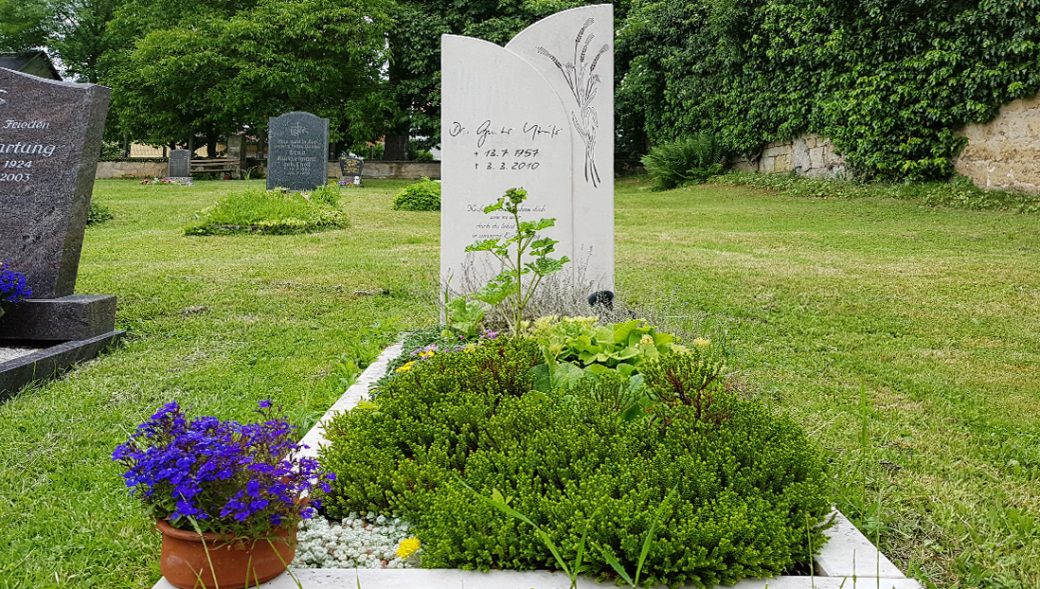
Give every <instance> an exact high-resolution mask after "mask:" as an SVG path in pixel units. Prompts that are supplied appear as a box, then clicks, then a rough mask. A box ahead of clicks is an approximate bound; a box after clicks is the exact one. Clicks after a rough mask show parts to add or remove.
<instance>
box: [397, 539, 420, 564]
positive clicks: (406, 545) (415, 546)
mask: <svg viewBox="0 0 1040 589" xmlns="http://www.w3.org/2000/svg"><path fill="white" fill-rule="evenodd" d="M421 547H422V542H420V541H419V539H418V538H416V537H415V536H411V537H409V538H405V539H404V540H401V543H400V544H398V545H397V558H400V559H401V560H404V559H406V558H408V557H409V556H411V555H413V554H415V553H416V552H418V551H419V548H421Z"/></svg>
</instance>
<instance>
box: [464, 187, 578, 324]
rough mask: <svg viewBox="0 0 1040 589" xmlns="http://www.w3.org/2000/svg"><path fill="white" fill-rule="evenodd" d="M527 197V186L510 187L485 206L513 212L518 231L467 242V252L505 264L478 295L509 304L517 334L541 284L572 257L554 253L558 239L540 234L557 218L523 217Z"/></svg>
mask: <svg viewBox="0 0 1040 589" xmlns="http://www.w3.org/2000/svg"><path fill="white" fill-rule="evenodd" d="M526 200H527V191H526V190H524V189H523V188H510V189H509V190H506V193H505V194H504V195H502V196H501V197H499V199H498V200H497V201H496V202H494V203H492V204H490V205H488V206H486V207H484V214H491V213H494V212H497V211H505V212H507V213H509V214H510V215H511V216H512V217H513V224H514V227H515V232H514V233H513V234H511V235H510V236H509V237H506V238H494V239H485V240H483V241H478V242H476V243H473V244H470V245H468V246H466V251H467V252H487V253H490V254H491V255H493V256H494V257H495V258H497V259H498V261H499V262H500V263H501V264H502V267H503V270H502V272H500V273H499V274H498V275H497V276H495V277H493V278H492V279H491V280H490V281H488V283H487V284H486V285H485V286H484V287H483V288H482V289H481V290H480V291H478V292H477V293H476V294H475V295H474V297H475V298H476V299H477V300H479V301H482V302H484V303H487V304H488V305H491V306H495V305H500V304H505V305H506V306H507V307H508V309H509V312H508V313H507V315H506V316H507V322H508V323H509V327H510V330H511V331H512V332H513V335H517V334H518V333H519V331H520V323H521V321H522V320H523V318H524V308H525V307H526V306H527V303H528V302H530V300H531V297H532V296H533V295H534V293H535V291H536V290H537V289H538V285H539V284H541V282H542V280H544V279H545V278H546V277H547V276H551V275H553V274H555V273H556V272H559V271H560V270H562V269H563V266H564V264H566V263H567V262H569V261H570V258H568V257H567V256H563V257H561V258H553V257H551V254H552V253H553V252H554V251H555V248H556V244H557V241H556V240H555V239H552V238H549V237H539V236H538V233H539V232H540V231H542V230H544V229H548V228H549V227H552V226H553V225H555V224H556V220H555V219H539V220H538V221H521V220H520V209H521V207H522V205H523V203H524V201H526ZM525 277H528V278H526V279H525Z"/></svg>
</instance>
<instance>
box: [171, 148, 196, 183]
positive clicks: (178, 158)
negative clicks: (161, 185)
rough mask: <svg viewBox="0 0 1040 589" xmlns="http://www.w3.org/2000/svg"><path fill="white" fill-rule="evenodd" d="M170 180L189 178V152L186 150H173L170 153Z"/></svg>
mask: <svg viewBox="0 0 1040 589" xmlns="http://www.w3.org/2000/svg"><path fill="white" fill-rule="evenodd" d="M166 175H167V176H169V177H170V178H188V177H190V176H191V152H190V151H188V150H187V149H174V150H172V151H171V152H170V169H169V170H168V172H167V174H166Z"/></svg>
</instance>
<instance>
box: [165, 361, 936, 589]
mask: <svg viewBox="0 0 1040 589" xmlns="http://www.w3.org/2000/svg"><path fill="white" fill-rule="evenodd" d="M401 349H402V345H401V343H400V342H398V343H396V344H394V345H392V346H389V347H388V348H386V349H385V350H383V353H382V354H380V355H379V357H378V358H377V359H376V360H375V361H374V362H373V363H372V364H369V366H368V368H366V369H365V371H364V372H362V373H361V375H360V376H358V379H357V381H356V382H354V384H353V385H351V386H350V388H348V389H347V391H346V392H345V393H343V396H341V397H340V398H339V399H338V400H337V401H336V402H335V403H334V404H333V405H332V407H330V408H329V410H328V411H326V412H325V415H323V416H322V418H321V419H320V420H319V421H318V423H317V424H315V426H314V427H313V428H311V430H310V431H308V432H307V434H306V435H304V436H303V438H302V439H301V440H300V441H301V443H302V444H304V445H306V446H307V448H305V449H303V450H301V451H300V453H299V455H301V456H309V457H316V456H317V455H318V449H319V448H320V447H321V446H322V445H324V444H325V442H326V440H325V425H326V424H327V423H329V421H330V420H331V419H332V418H333V417H335V416H336V415H338V414H339V413H341V412H343V411H350V410H351V409H353V408H354V407H355V406H357V404H358V403H360V402H361V401H362V400H364V399H366V398H367V397H368V391H369V389H370V388H371V387H372V385H373V384H375V382H376V381H378V380H379V379H380V378H381V377H382V376H383V374H385V373H386V367H387V365H388V364H389V363H390V362H391V361H392V360H393V359H394V358H396V357H397V356H399V355H400V354H401ZM833 516H834V519H835V522H834V525H833V526H831V528H830V529H828V530H827V531H826V532H825V533H826V535H827V537H828V541H827V544H825V545H824V547H823V550H822V551H821V552H820V554H819V555H818V556H817V557H816V559H815V565H816V566H815V571H816V575H815V576H811V577H810V576H783V577H773V578H771V579H745V580H743V581H741V582H739V583H737V584H736V585H733V587H732V589H921V585H920V583H918V582H917V581H916V580H914V579H908V578H906V575H904V574H903V573H902V571H900V570H899V569H898V568H896V566H895V565H893V564H892V562H891V561H889V560H888V558H887V557H885V555H884V554H881V552H880V551H879V550H878V549H877V548H876V547H875V546H874V545H873V544H872V543H871V542H870V540H868V539H867V537H866V536H864V535H863V534H862V533H861V532H860V531H859V530H858V529H856V527H855V526H854V525H852V522H850V521H849V520H848V519H847V518H846V517H845V516H844V515H842V513H841V512H840V511H837V510H835V511H834V513H833ZM291 572H292V575H294V576H295V579H294V578H293V576H292V575H289V574H283V575H281V576H280V577H278V578H277V579H274V580H272V581H269V582H267V583H264V584H262V585H261V587H263V588H264V589H297V587H298V585H297V580H298V581H299V586H302V587H303V589H341V588H345V587H357V586H358V583H359V582H360V586H361V589H415V588H417V587H421V588H422V589H467V588H470V589H472V588H474V587H476V588H480V589H568V588H569V587H570V580H569V579H568V578H567V576H566V575H564V574H563V573H559V572H550V571H490V572H487V573H481V572H478V571H463V570H456V569H291ZM578 587H579V589H593V588H595V589H609V588H611V587H613V585H612V584H609V583H600V582H596V581H595V580H592V579H587V578H583V579H581V580H580V581H579V583H578ZM153 589H173V586H172V585H170V584H169V583H168V582H167V581H166V579H165V578H164V579H160V580H159V582H158V583H156V584H155V586H154V587H153Z"/></svg>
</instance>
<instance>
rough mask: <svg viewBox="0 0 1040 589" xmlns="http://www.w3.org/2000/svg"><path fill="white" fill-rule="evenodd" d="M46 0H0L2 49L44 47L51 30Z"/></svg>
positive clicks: (0, 39)
mask: <svg viewBox="0 0 1040 589" xmlns="http://www.w3.org/2000/svg"><path fill="white" fill-rule="evenodd" d="M49 14H50V7H49V6H48V5H47V2H46V0H0V15H3V17H2V18H0V51H23V50H25V49H33V48H36V47H42V46H43V45H45V44H46V42H47V37H48V34H49V32H50V26H49V25H50V20H49V18H48V15H49Z"/></svg>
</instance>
